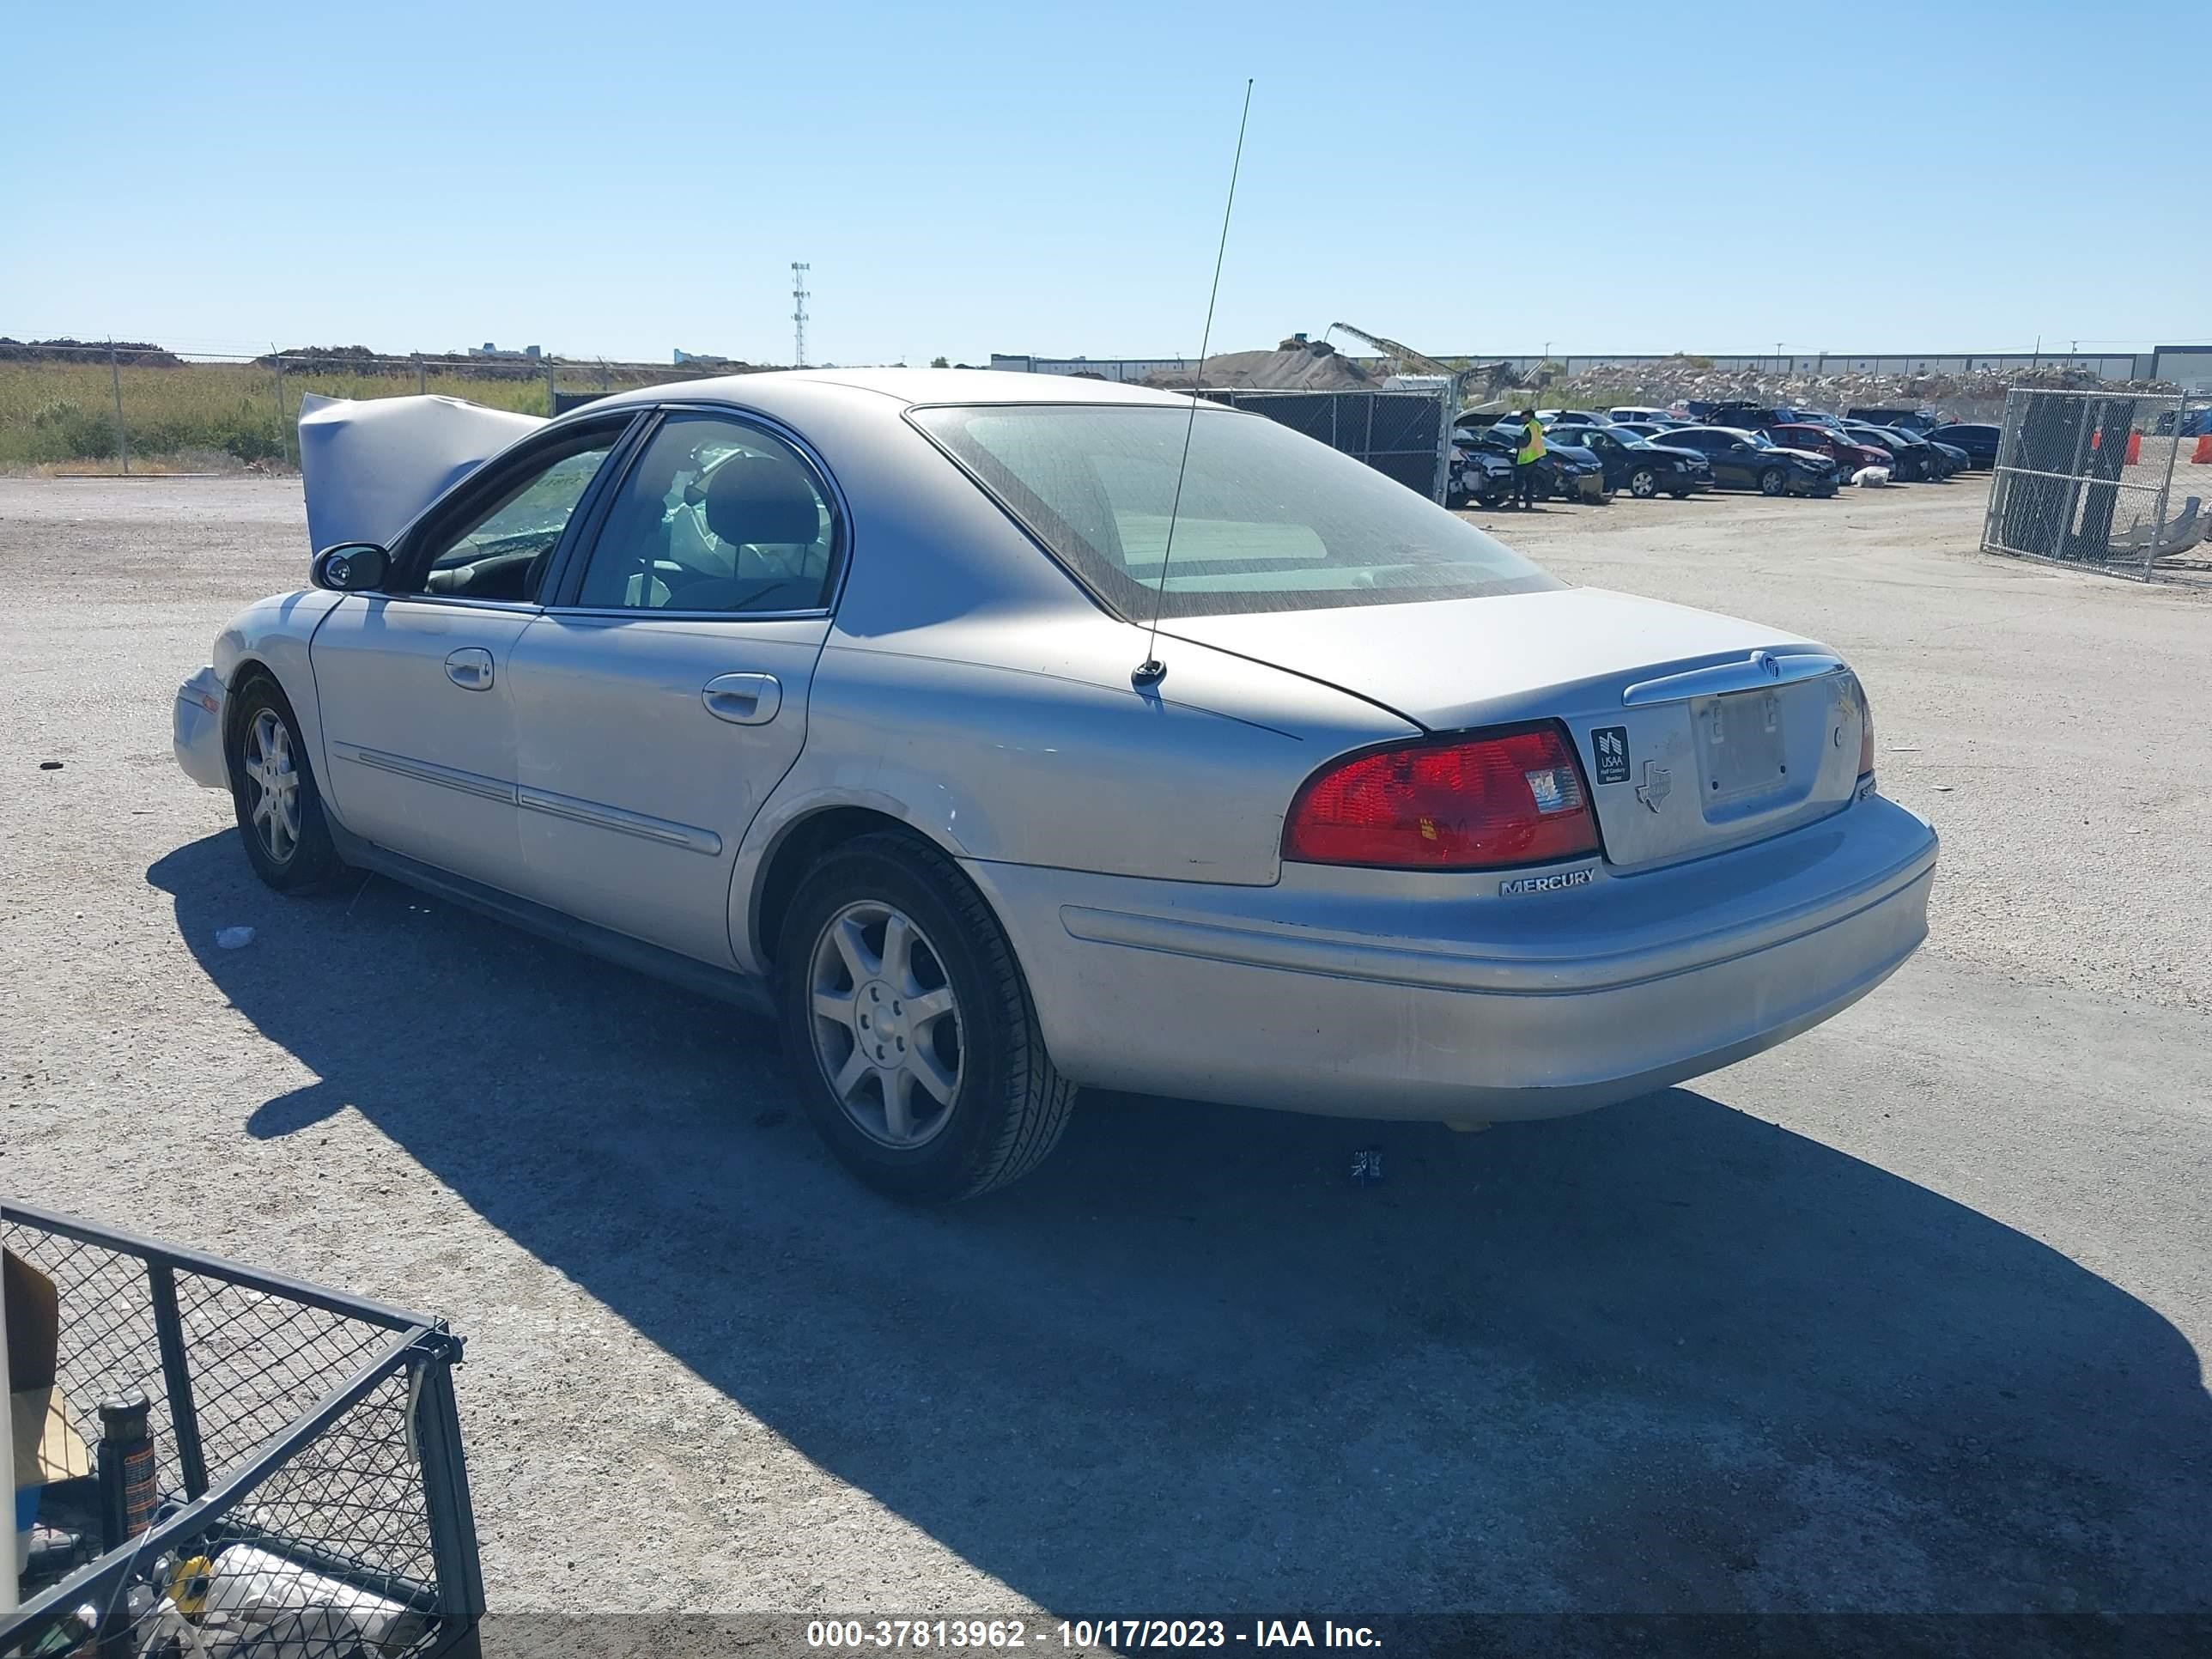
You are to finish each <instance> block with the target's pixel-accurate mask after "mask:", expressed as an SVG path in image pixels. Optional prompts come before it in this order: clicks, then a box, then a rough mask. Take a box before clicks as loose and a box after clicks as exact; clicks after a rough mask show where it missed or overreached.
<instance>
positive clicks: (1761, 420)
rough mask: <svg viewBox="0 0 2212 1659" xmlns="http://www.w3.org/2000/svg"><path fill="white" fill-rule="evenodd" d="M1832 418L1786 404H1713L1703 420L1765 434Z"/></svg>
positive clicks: (1706, 423)
mask: <svg viewBox="0 0 2212 1659" xmlns="http://www.w3.org/2000/svg"><path fill="white" fill-rule="evenodd" d="M1830 419H1832V416H1825V415H1822V414H1820V413H1819V411H1817V410H1805V409H1792V408H1790V406H1789V405H1788V404H1751V403H1730V404H1714V405H1713V407H1712V412H1711V414H1709V415H1707V416H1705V425H1707V426H1724V427H1735V428H1741V430H1743V431H1746V432H1765V431H1766V430H1767V429H1768V428H1771V427H1778V426H1796V425H1800V424H1802V423H1803V422H1808V421H1816V422H1820V423H1821V424H1824V425H1825V424H1826V422H1828V421H1829V420H1830Z"/></svg>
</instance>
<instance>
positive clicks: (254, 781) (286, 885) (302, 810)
mask: <svg viewBox="0 0 2212 1659" xmlns="http://www.w3.org/2000/svg"><path fill="white" fill-rule="evenodd" d="M235 698H236V701H235V703H234V709H235V713H234V717H233V719H232V720H231V725H230V732H229V735H228V738H226V739H225V740H224V743H223V751H224V754H225V757H227V758H228V762H229V764H230V798H231V804H232V805H233V806H234V807H235V808H236V810H237V813H238V832H239V834H240V836H244V837H245V840H246V858H247V859H248V860H250V861H251V862H252V866H253V873H254V874H256V875H258V876H259V877H260V878H261V879H262V880H264V882H266V883H268V884H269V885H270V886H271V887H273V888H275V889H276V890H277V891H278V892H280V893H308V892H313V891H314V890H316V889H317V888H319V887H326V886H328V885H329V884H331V882H332V881H334V880H336V879H337V877H338V875H339V874H340V872H343V870H344V868H345V866H344V864H343V862H342V861H341V860H340V859H339V858H338V852H337V846H336V845H335V844H334V843H333V842H331V831H330V826H329V824H328V823H325V821H324V818H323V798H322V795H321V793H320V792H319V791H318V790H317V789H316V787H315V774H314V769H313V767H312V766H310V765H309V764H308V763H307V745H306V744H304V743H302V742H301V740H300V726H299V722H298V721H297V720H295V718H294V717H293V714H292V705H291V704H290V703H289V702H287V701H286V700H285V696H284V693H283V689H282V688H281V687H280V686H278V685H277V684H276V681H275V680H273V679H271V678H269V677H268V676H267V675H266V674H265V673H257V674H254V675H253V676H252V678H249V679H247V680H246V682H245V683H244V684H241V685H240V687H239V689H238V690H237V692H236V694H235Z"/></svg>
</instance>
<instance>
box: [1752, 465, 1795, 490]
mask: <svg viewBox="0 0 2212 1659" xmlns="http://www.w3.org/2000/svg"><path fill="white" fill-rule="evenodd" d="M1789 493H1790V475H1789V474H1788V473H1787V472H1784V471H1783V470H1782V469H1781V468H1780V467H1778V466H1770V467H1768V468H1766V469H1765V471H1762V472H1760V473H1759V494H1760V495H1788V494H1789Z"/></svg>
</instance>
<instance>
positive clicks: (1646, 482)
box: [1628, 466, 1659, 501]
mask: <svg viewBox="0 0 2212 1659" xmlns="http://www.w3.org/2000/svg"><path fill="white" fill-rule="evenodd" d="M1628 493H1629V494H1630V495H1633V496H1635V497H1636V499H1637V500H1638V501H1650V499H1651V498H1652V497H1653V496H1655V495H1657V494H1658V493H1659V475H1658V474H1657V473H1656V472H1655V471H1652V470H1651V469H1650V467H1648V466H1639V467H1638V468H1637V469H1636V471H1633V472H1632V473H1630V474H1629V475H1628Z"/></svg>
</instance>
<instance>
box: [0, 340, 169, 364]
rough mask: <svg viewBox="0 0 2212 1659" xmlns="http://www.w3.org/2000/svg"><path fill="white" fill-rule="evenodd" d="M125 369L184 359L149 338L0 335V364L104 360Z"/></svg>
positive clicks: (103, 361) (101, 361) (102, 361)
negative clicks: (19, 337) (23, 338)
mask: <svg viewBox="0 0 2212 1659" xmlns="http://www.w3.org/2000/svg"><path fill="white" fill-rule="evenodd" d="M111 353H112V355H113V357H114V360H115V362H118V363H120V364H121V365H122V366H123V367H124V368H183V367H184V359H183V358H181V357H179V356H177V355H176V353H174V352H173V351H171V350H170V349H168V348H167V346H157V345H155V344H154V343H152V342H151V341H149V340H113V341H110V340H78V339H72V338H70V337H68V336H66V335H64V336H63V337H61V338H59V339H54V340H15V339H10V338H9V337H8V336H6V335H4V334H0V363H89V362H100V363H105V362H107V361H108V358H109V356H110V354H111Z"/></svg>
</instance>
